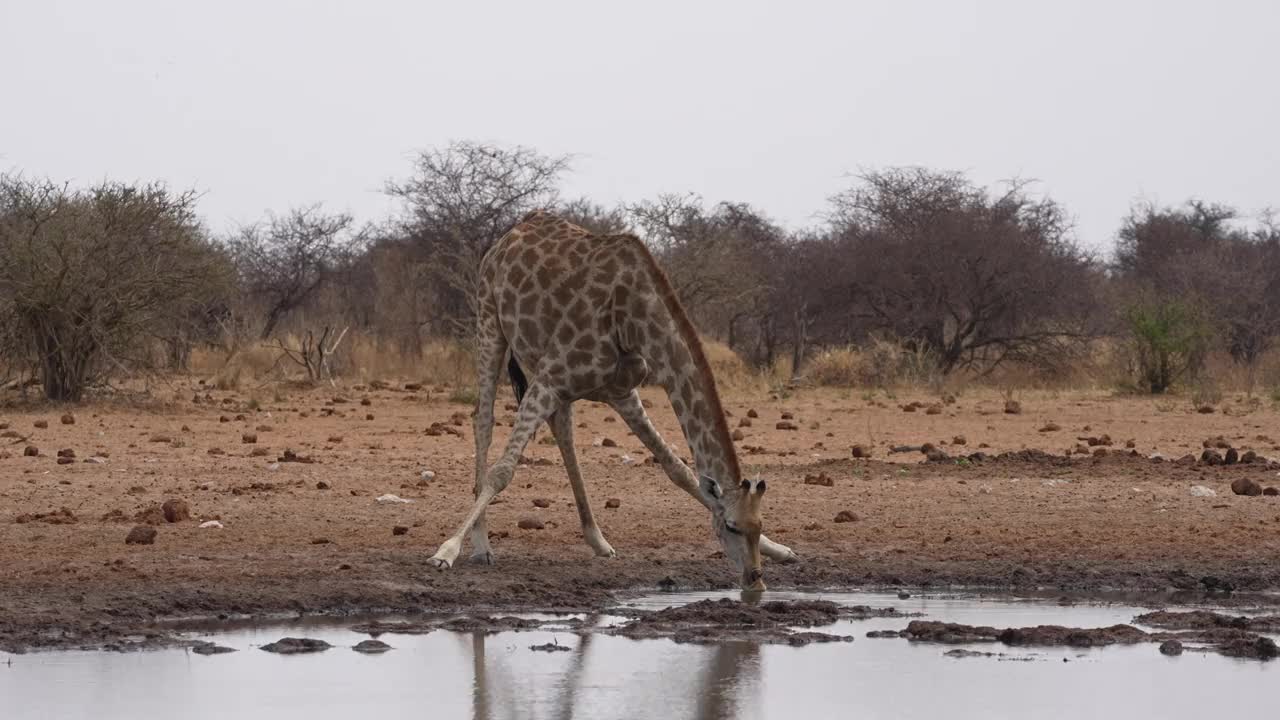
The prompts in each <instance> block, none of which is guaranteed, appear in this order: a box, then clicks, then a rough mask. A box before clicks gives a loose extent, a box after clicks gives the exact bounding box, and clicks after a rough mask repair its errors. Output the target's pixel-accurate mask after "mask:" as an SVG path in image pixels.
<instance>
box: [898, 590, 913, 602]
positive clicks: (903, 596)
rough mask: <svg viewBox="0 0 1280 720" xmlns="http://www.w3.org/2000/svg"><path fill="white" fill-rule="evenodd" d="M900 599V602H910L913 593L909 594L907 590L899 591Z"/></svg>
mask: <svg viewBox="0 0 1280 720" xmlns="http://www.w3.org/2000/svg"><path fill="white" fill-rule="evenodd" d="M898 599H899V600H910V599H911V593H909V592H907V591H905V590H901V591H899V592H898Z"/></svg>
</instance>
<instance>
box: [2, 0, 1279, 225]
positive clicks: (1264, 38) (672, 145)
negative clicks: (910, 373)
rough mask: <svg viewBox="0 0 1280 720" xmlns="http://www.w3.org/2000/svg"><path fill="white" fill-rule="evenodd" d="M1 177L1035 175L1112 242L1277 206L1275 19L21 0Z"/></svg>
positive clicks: (657, 181)
mask: <svg viewBox="0 0 1280 720" xmlns="http://www.w3.org/2000/svg"><path fill="white" fill-rule="evenodd" d="M0 88H3V92H2V93H0V98H2V100H0V170H21V171H23V172H25V173H27V174H29V175H36V176H46V175H47V176H50V177H52V178H54V179H58V180H73V181H76V182H92V181H96V180H100V179H103V178H107V177H110V178H114V179H124V180H149V179H164V180H166V181H168V182H170V183H171V184H173V185H175V186H178V187H182V188H186V187H194V188H197V189H199V190H201V191H203V192H205V193H206V195H205V197H204V199H203V201H202V208H203V211H204V213H205V215H206V217H207V219H208V221H209V224H210V226H211V227H212V228H214V229H215V230H223V229H227V228H229V227H231V226H232V225H233V224H235V223H238V222H245V221H251V220H254V219H256V218H257V217H259V216H260V215H261V213H263V212H264V211H266V210H268V209H273V210H284V209H287V208H288V207H289V206H291V205H298V204H309V203H313V202H323V203H324V204H325V205H326V206H327V207H328V208H329V209H331V210H347V211H350V212H353V213H354V214H355V215H356V216H357V217H358V218H360V219H362V220H375V219H378V218H380V217H382V216H385V215H386V214H387V213H389V212H390V211H391V210H392V209H393V207H394V206H393V204H392V202H391V201H390V200H389V199H387V198H386V197H385V196H383V195H382V194H381V188H382V187H383V183H384V182H385V180H386V179H387V178H390V177H399V176H403V175H404V174H406V173H407V171H408V167H409V165H408V157H409V155H410V153H411V152H412V151H413V150H415V149H419V148H425V147H429V146H434V145H443V144H444V143H446V142H448V141H449V140H451V139H474V140H484V141H495V142H502V143H512V144H524V145H529V146H533V147H535V148H537V149H539V150H541V151H543V152H546V153H575V154H577V155H578V156H579V157H578V159H577V161H576V162H575V168H576V170H575V172H574V174H573V175H572V176H571V177H570V178H569V181H568V183H567V188H566V190H567V192H568V194H569V195H587V196H589V197H592V198H593V199H595V200H597V201H600V202H604V203H613V202H616V201H620V200H625V201H635V200H640V199H643V198H646V197H651V196H653V195H655V194H656V193H659V192H684V191H695V192H698V193H701V194H702V195H704V196H705V197H706V198H707V199H708V200H711V201H718V200H735V201H747V202H750V203H753V204H755V205H757V206H758V207H760V208H762V209H763V210H765V211H766V212H767V213H769V214H770V215H772V216H773V217H774V218H775V219H777V220H780V221H782V222H783V223H784V224H787V225H789V226H792V227H799V226H802V225H805V224H809V223H811V222H814V221H815V217H816V215H817V214H818V213H820V212H822V211H823V210H824V208H825V207H826V198H827V197H828V196H830V195H831V194H833V193H834V192H836V191H838V190H840V189H841V188H843V187H845V186H846V185H847V184H848V182H849V181H848V178H847V173H850V172H857V171H858V170H859V169H862V168H875V167H883V166H888V165H909V164H922V165H927V166H931V167H935V168H939V169H955V170H965V171H968V172H969V173H970V175H971V177H973V178H974V179H975V180H977V181H979V182H981V183H984V184H985V183H992V182H995V181H998V180H1000V179H1002V178H1009V177H1013V176H1020V177H1023V178H1035V179H1038V180H1040V181H1042V184H1041V188H1042V189H1043V190H1044V191H1045V192H1048V193H1049V194H1050V195H1052V196H1053V197H1054V198H1056V199H1058V200H1059V201H1061V202H1062V203H1064V204H1065V205H1066V206H1067V208H1068V210H1070V211H1071V212H1072V213H1073V214H1074V215H1075V217H1076V218H1077V223H1078V234H1079V236H1080V238H1081V240H1082V241H1084V243H1085V244H1086V245H1087V246H1090V247H1094V248H1100V247H1104V246H1109V244H1110V241H1111V238H1112V237H1113V235H1114V232H1115V229H1116V228H1117V226H1118V224H1119V221H1120V218H1121V217H1122V216H1123V215H1124V214H1125V212H1126V211H1127V209H1128V207H1129V205H1130V203H1131V202H1133V201H1134V200H1136V199H1139V198H1143V199H1150V200H1155V201H1158V202H1161V203H1180V202H1182V201H1183V200H1184V199H1186V198H1187V197H1189V196H1193V195H1194V196H1198V197H1202V198H1205V199H1208V200H1216V201H1222V202H1228V203H1232V204H1234V205H1236V206H1238V207H1239V208H1240V209H1242V210H1244V211H1246V212H1256V211H1258V210H1260V209H1262V208H1263V207H1266V206H1268V205H1277V206H1280V141H1278V140H1277V135H1276V133H1277V131H1276V128H1277V127H1280V112H1277V111H1278V110H1280V2H1274V1H1261V0H1260V1H1257V2H1245V1H1243V0H1234V1H1232V0H1227V1H1222V2H1213V3H1210V2H1184V1H1181V0H1176V1H1168V0H1166V1H1164V2H1155V1H1152V2H1139V1H1136V0H1115V1H1113V2H1095V1H1093V0H1085V1H1073V0H1057V1H1055V2H1051V3H1050V2H1041V1H1033V0H1022V1H1020V2H1016V1H1009V2H1004V1H987V2H977V1H959V0H955V1H941V0H939V1H935V2H906V1H896V2H891V1H885V2H880V1H875V2H853V1H850V2H836V1H832V2H808V1H805V0H788V1H787V2H773V3H762V2H747V1H743V0H739V1H737V2H709V1H696V0H685V1H684V2H667V1H666V0H662V1H654V0H651V1H649V2H634V1H633V2H607V1H604V0H596V1H595V2H587V1H583V2H574V1H569V0H557V1H555V2H547V1H543V2H478V1H473V2H467V1H465V0H451V1H450V2H426V1H417V2H414V1H410V0H378V1H374V0H364V1H362V2H302V1H293V2H284V1H281V0H256V1H252V2H250V1H244V0H218V1H214V0H208V1H205V2H189V1H185V0H168V1H166V2H139V1H130V2H125V1H123V0H112V1H110V2H101V1H92V0H77V1H65V2H56V1H51V0H0Z"/></svg>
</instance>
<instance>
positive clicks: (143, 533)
mask: <svg viewBox="0 0 1280 720" xmlns="http://www.w3.org/2000/svg"><path fill="white" fill-rule="evenodd" d="M156 535H157V533H156V529H155V528H153V527H151V526H150V525H138V526H137V527H135V528H134V529H132V530H130V531H129V534H128V535H126V536H125V538H124V544H125V545H154V544H155V542H156Z"/></svg>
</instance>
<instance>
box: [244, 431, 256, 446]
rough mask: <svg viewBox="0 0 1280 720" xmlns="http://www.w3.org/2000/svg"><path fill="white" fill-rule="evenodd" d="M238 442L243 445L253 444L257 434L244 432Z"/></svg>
mask: <svg viewBox="0 0 1280 720" xmlns="http://www.w3.org/2000/svg"><path fill="white" fill-rule="evenodd" d="M240 442H241V443H244V444H245V445H253V444H254V443H256V442H258V436H257V435H255V434H253V433H245V434H243V435H241V436H240Z"/></svg>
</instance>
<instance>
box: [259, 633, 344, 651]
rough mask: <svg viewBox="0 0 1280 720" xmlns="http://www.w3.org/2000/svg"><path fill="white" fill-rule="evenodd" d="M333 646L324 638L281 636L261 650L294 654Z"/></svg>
mask: <svg viewBox="0 0 1280 720" xmlns="http://www.w3.org/2000/svg"><path fill="white" fill-rule="evenodd" d="M331 647H333V646H332V645H330V644H329V643H327V642H325V641H323V640H314V639H312V638H291V637H287V638H281V639H279V640H277V641H275V642H273V643H268V644H266V645H263V646H262V647H261V648H259V649H261V650H265V651H267V652H271V653H279V654H281V655H293V654H296V653H311V652H321V651H323V650H328V649H329V648H331Z"/></svg>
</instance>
